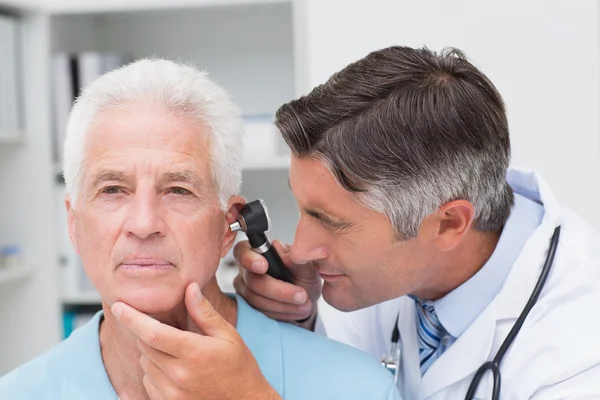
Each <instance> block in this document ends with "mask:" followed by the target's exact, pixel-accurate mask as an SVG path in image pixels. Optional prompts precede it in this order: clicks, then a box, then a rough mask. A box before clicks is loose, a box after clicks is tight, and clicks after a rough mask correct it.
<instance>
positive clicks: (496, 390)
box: [381, 226, 560, 400]
mask: <svg viewBox="0 0 600 400" xmlns="http://www.w3.org/2000/svg"><path fill="white" fill-rule="evenodd" d="M559 237H560V226H557V227H556V229H554V234H553V235H552V238H551V239H550V248H549V249H548V254H547V255H546V261H544V266H543V268H542V273H541V274H540V277H539V278H538V281H537V283H536V285H535V288H534V289H533V292H532V293H531V296H530V297H529V300H528V301H527V304H526V305H525V308H523V311H521V315H519V318H517V321H516V322H515V324H514V325H513V327H512V329H511V330H510V332H509V333H508V336H507V337H506V339H504V342H502V345H501V346H500V349H499V350H498V352H497V353H496V356H495V357H494V359H493V360H492V361H488V362H486V363H485V364H483V365H482V366H481V367H479V369H478V370H477V372H476V373H475V376H474V377H473V380H472V381H471V384H470V385H469V390H468V391H467V395H466V396H465V400H471V399H473V397H474V396H475V393H476V392H477V388H478V387H479V383H480V382H481V379H482V378H483V376H484V374H485V373H486V372H487V371H488V370H489V371H490V372H491V373H492V376H493V380H494V385H493V389H492V400H498V399H499V398H500V385H501V375H500V362H501V361H502V358H503V357H504V355H505V354H506V351H507V350H508V348H509V347H510V345H511V344H512V342H513V341H514V340H515V337H516V336H517V334H518V333H519V331H520V330H521V327H522V326H523V323H524V322H525V318H527V315H528V314H529V312H530V311H531V309H532V308H533V306H534V305H535V303H536V302H537V301H538V298H539V297H540V294H541V293H542V289H543V288H544V285H545V284H546V280H547V279H548V275H550V270H551V269H552V264H553V263H554V256H555V255H556V247H557V246H558V239H559ZM399 317H400V314H399V313H398V315H397V316H396V325H395V327H394V330H393V331H392V338H391V342H392V346H391V349H390V352H389V353H388V354H387V355H385V356H384V357H383V359H382V361H381V363H382V365H383V366H384V367H385V368H386V369H387V370H388V371H390V372H391V373H392V374H393V375H394V382H396V384H397V383H398V376H399V375H400V355H401V351H402V343H401V341H400V330H399V329H398V318H399Z"/></svg>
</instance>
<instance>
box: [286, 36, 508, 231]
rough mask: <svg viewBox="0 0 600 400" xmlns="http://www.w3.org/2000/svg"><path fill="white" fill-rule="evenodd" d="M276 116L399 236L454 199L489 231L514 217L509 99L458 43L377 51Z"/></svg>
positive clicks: (296, 147) (299, 147)
mask: <svg viewBox="0 0 600 400" xmlns="http://www.w3.org/2000/svg"><path fill="white" fill-rule="evenodd" d="M275 123H276V125H277V127H278V128H279V130H280V131H281V133H282V134H283V137H284V139H285V141H286V142H287V144H288V145H289V146H290V148H291V150H292V153H293V154H294V156H295V157H315V158H317V159H320V160H322V161H323V162H324V163H325V165H327V167H328V168H329V169H330V170H331V172H332V173H333V174H334V176H335V177H336V179H337V180H338V182H339V183H340V184H341V186H342V187H343V188H345V189H346V190H348V191H350V192H352V193H354V194H355V195H356V196H357V199H358V200H359V202H361V203H362V204H364V205H365V206H367V207H369V208H371V209H374V210H376V211H379V212H381V213H383V214H385V215H386V216H387V217H388V218H389V219H390V221H391V223H392V225H393V226H394V228H395V230H396V233H397V235H398V238H399V239H408V238H410V237H414V236H416V235H417V232H418V229H419V227H420V225H421V222H422V221H423V219H424V218H425V217H426V216H427V215H429V214H431V213H433V212H434V211H435V210H436V209H437V208H438V207H440V206H441V205H443V204H445V203H447V202H449V201H452V200H459V199H462V200H467V201H469V202H471V203H472V204H473V207H474V209H475V219H474V228H475V229H477V230H480V231H499V230H500V229H501V228H502V226H503V225H504V224H505V222H506V220H507V218H508V216H509V214H510V209H511V207H512V204H513V201H514V199H513V193H512V190H511V188H510V186H509V185H508V183H507V182H506V170H507V168H508V165H509V161H510V140H509V134H508V123H507V120H506V113H505V109H504V104H503V101H502V98H501V96H500V94H499V93H498V91H497V90H496V88H495V87H494V85H493V84H492V83H491V82H490V80H489V79H488V78H487V77H486V76H485V75H484V74H483V73H481V72H480V71H479V70H477V68H475V67H474V66H473V65H472V64H471V63H469V61H467V58H466V57H465V55H464V54H463V53H462V52H461V51H459V50H457V49H453V48H448V49H444V50H442V51H441V52H440V53H439V54H438V53H436V52H433V51H430V50H428V49H427V48H422V49H413V48H409V47H400V46H394V47H389V48H385V49H382V50H379V51H375V52H372V53H370V54H369V55H367V56H366V57H365V58H363V59H361V60H358V61H356V62H354V63H352V64H350V65H349V66H347V67H346V68H344V69H343V70H341V71H340V72H337V73H336V74H334V75H333V76H332V77H331V78H330V79H329V80H328V81H327V82H326V83H325V84H323V85H320V86H317V87H316V88H315V89H313V90H312V91H311V92H310V93H309V94H308V95H306V96H303V97H301V98H299V99H297V100H294V101H291V102H289V103H287V104H284V105H283V106H282V107H281V108H279V110H278V111H277V114H276V121H275Z"/></svg>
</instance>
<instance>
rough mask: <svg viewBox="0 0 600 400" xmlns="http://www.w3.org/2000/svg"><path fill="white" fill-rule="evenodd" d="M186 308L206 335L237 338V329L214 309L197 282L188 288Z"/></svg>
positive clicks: (229, 338)
mask: <svg viewBox="0 0 600 400" xmlns="http://www.w3.org/2000/svg"><path fill="white" fill-rule="evenodd" d="M185 307H186V308H187V312H188V315H189V316H190V318H191V319H192V321H193V322H194V323H195V324H196V326H197V327H198V328H199V329H200V331H202V333H203V334H204V335H206V336H211V337H215V338H220V339H228V340H231V339H232V338H233V337H235V336H237V331H236V330H235V328H234V327H233V326H231V324H230V323H229V322H227V321H226V320H225V319H224V318H223V317H222V316H221V314H219V313H218V312H217V310H215V309H214V307H213V306H212V304H210V302H209V301H208V300H207V299H206V297H204V295H203V294H202V292H201V291H200V287H199V286H198V284H197V283H196V282H193V283H190V284H189V285H188V287H187V288H186V291H185Z"/></svg>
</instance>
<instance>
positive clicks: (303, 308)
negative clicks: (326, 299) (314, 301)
mask: <svg viewBox="0 0 600 400" xmlns="http://www.w3.org/2000/svg"><path fill="white" fill-rule="evenodd" d="M298 309H299V310H300V312H306V311H310V310H311V309H312V305H311V304H310V303H306V304H302V305H301V306H300V307H299V308H298Z"/></svg>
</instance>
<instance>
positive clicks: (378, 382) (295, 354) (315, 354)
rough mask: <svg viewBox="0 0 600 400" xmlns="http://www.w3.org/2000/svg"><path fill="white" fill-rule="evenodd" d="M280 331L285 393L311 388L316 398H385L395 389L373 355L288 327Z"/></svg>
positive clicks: (285, 326)
mask: <svg viewBox="0 0 600 400" xmlns="http://www.w3.org/2000/svg"><path fill="white" fill-rule="evenodd" d="M279 329H280V332H281V346H282V357H283V370H284V375H285V376H284V380H285V381H286V392H287V393H288V394H291V393H294V392H298V393H302V394H304V395H306V391H307V390H311V389H310V388H311V387H312V388H314V390H315V393H314V395H311V396H310V398H315V399H316V398H319V399H321V398H323V399H325V398H344V399H366V398H368V399H386V398H388V396H390V392H391V391H392V389H394V382H393V379H392V375H391V374H390V373H389V372H388V371H387V370H386V369H385V368H384V367H383V366H382V365H381V363H380V362H378V360H376V359H374V358H373V357H372V356H370V355H368V354H366V353H364V352H362V351H359V350H357V349H355V348H353V347H350V346H348V345H345V344H342V343H340V342H336V341H334V340H331V339H327V338H326V337H323V336H321V335H317V334H315V333H313V332H308V331H306V330H304V329H300V328H298V327H295V326H292V325H289V324H285V323H279ZM292 377H293V379H290V378H292ZM285 378H287V379H285ZM394 390H395V389H394Z"/></svg>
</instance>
